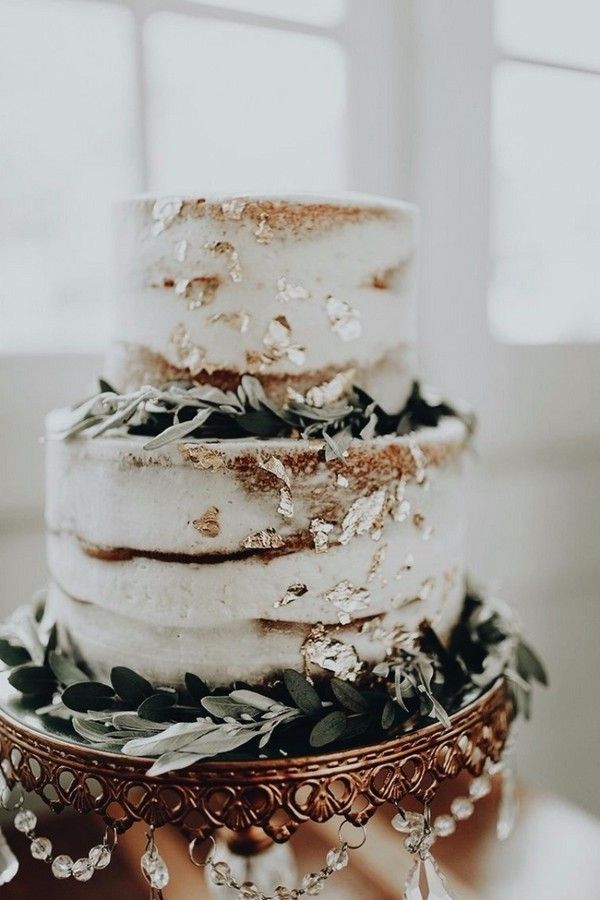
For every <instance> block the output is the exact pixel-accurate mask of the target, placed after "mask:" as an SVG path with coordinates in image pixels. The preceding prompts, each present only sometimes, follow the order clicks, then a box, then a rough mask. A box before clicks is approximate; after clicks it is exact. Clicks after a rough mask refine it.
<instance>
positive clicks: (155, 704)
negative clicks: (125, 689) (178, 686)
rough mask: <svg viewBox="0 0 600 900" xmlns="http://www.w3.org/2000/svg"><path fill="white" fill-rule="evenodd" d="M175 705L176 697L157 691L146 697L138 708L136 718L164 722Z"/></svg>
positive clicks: (170, 693)
mask: <svg viewBox="0 0 600 900" xmlns="http://www.w3.org/2000/svg"><path fill="white" fill-rule="evenodd" d="M176 703H177V695H176V694H174V693H172V692H167V691H157V692H156V693H155V694H152V695H151V696H150V697H146V699H145V700H143V701H142V702H141V703H140V705H139V707H138V711H137V712H138V716H140V718H142V719H148V721H150V722H166V721H167V720H168V719H169V716H170V714H171V713H172V710H173V707H174V706H175V704H176Z"/></svg>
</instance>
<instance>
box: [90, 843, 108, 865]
mask: <svg viewBox="0 0 600 900" xmlns="http://www.w3.org/2000/svg"><path fill="white" fill-rule="evenodd" d="M88 859H89V861H90V862H91V864H92V865H93V867H94V868H95V869H106V867H107V866H108V865H109V864H110V859H111V852H110V850H109V849H108V847H106V846H105V845H104V844H97V845H96V846H95V847H92V849H91V850H90V852H89V853H88Z"/></svg>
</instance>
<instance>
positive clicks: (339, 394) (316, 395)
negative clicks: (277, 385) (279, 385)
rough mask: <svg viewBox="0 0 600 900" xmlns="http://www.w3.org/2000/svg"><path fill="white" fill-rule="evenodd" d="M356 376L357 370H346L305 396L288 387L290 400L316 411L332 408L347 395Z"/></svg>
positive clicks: (308, 391) (311, 389)
mask: <svg viewBox="0 0 600 900" xmlns="http://www.w3.org/2000/svg"><path fill="white" fill-rule="evenodd" d="M355 374H356V369H345V370H344V371H343V372H338V374H337V375H334V377H333V378H332V379H331V380H330V381H324V382H323V383H322V384H318V385H314V386H313V387H311V388H309V389H308V390H307V392H306V394H304V395H303V394H300V393H298V391H295V390H294V389H293V388H290V387H288V398H289V399H290V400H294V401H295V402H296V403H305V404H306V405H307V406H312V407H313V408H314V409H322V408H323V407H324V406H331V405H333V404H334V403H337V402H338V401H339V400H342V399H343V398H344V397H345V396H346V395H347V393H348V391H349V390H350V388H351V387H352V384H353V382H354V376H355Z"/></svg>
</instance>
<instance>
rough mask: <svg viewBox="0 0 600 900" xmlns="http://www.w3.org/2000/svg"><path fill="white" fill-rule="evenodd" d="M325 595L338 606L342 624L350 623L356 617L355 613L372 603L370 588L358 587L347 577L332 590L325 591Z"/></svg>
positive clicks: (326, 598)
mask: <svg viewBox="0 0 600 900" xmlns="http://www.w3.org/2000/svg"><path fill="white" fill-rule="evenodd" d="M323 596H324V598H325V600H327V601H328V602H329V603H332V604H333V606H334V607H335V608H336V610H337V614H338V619H339V621H340V624H342V625H349V624H350V622H352V620H353V619H354V614H355V613H357V612H361V611H363V610H365V609H368V608H369V605H370V603H371V596H370V594H369V592H368V590H367V589H366V588H363V587H356V586H355V585H354V584H352V582H351V581H348V580H347V579H344V581H340V582H339V583H338V584H336V586H335V587H334V588H332V589H331V590H330V591H325V593H324V594H323Z"/></svg>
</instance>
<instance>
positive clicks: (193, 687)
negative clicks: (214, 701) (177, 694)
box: [185, 672, 210, 703]
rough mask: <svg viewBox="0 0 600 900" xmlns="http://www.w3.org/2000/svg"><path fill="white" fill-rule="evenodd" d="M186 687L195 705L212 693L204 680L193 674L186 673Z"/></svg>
mask: <svg viewBox="0 0 600 900" xmlns="http://www.w3.org/2000/svg"><path fill="white" fill-rule="evenodd" d="M185 686H186V688H187V691H188V694H189V695H190V697H191V698H192V700H193V701H194V702H195V703H201V702H202V700H203V699H204V697H206V696H207V694H209V693H210V691H209V689H208V688H207V686H206V685H205V684H204V682H203V681H202V679H201V678H198V676H197V675H194V674H193V673H192V672H186V674H185Z"/></svg>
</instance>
